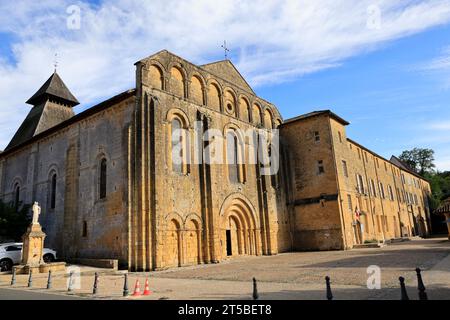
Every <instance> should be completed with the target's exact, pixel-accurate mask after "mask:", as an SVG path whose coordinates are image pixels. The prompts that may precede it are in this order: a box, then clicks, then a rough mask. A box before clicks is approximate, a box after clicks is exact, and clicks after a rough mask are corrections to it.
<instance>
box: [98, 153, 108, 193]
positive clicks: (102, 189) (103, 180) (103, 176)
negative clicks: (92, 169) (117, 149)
mask: <svg viewBox="0 0 450 320" xmlns="http://www.w3.org/2000/svg"><path fill="white" fill-rule="evenodd" d="M107 164H108V162H107V160H106V159H105V158H103V159H102V160H101V161H100V179H99V197H100V199H105V198H106V184H107V176H108V172H107Z"/></svg>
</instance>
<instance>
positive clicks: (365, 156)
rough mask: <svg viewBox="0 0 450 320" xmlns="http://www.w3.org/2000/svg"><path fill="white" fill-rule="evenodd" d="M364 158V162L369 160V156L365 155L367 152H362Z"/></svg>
mask: <svg viewBox="0 0 450 320" xmlns="http://www.w3.org/2000/svg"><path fill="white" fill-rule="evenodd" d="M364 158H365V159H366V162H369V158H368V157H367V152H364Z"/></svg>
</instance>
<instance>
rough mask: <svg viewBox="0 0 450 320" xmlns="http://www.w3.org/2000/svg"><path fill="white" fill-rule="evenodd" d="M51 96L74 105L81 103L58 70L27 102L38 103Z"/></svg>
mask: <svg viewBox="0 0 450 320" xmlns="http://www.w3.org/2000/svg"><path fill="white" fill-rule="evenodd" d="M50 97H52V98H56V99H59V100H61V101H62V102H65V103H66V104H67V105H69V106H72V107H74V106H76V105H79V104H80V102H78V100H77V98H75V96H74V95H73V94H72V93H71V92H70V90H69V89H68V88H67V86H66V85H65V84H64V82H63V81H62V79H61V78H60V77H59V75H58V74H57V73H56V72H54V73H53V74H52V75H51V77H50V78H49V79H48V80H47V81H46V82H45V83H44V84H43V85H42V87H41V88H40V89H39V90H38V91H37V92H36V93H35V94H34V95H33V96H32V97H31V98H30V99H28V101H27V102H26V103H28V104H31V105H37V104H39V103H40V102H42V101H43V100H46V99H47V98H50Z"/></svg>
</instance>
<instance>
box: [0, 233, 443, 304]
mask: <svg viewBox="0 0 450 320" xmlns="http://www.w3.org/2000/svg"><path fill="white" fill-rule="evenodd" d="M449 254H450V242H449V241H447V240H445V239H443V238H441V239H427V240H422V239H421V240H413V241H408V242H403V243H398V244H393V245H389V246H386V247H383V248H381V249H359V250H351V251H332V252H298V253H285V254H279V255H276V256H270V257H268V256H262V257H239V258H234V259H231V260H228V261H225V262H223V263H220V264H216V265H202V266H195V267H186V268H178V269H172V270H166V271H159V272H151V273H147V274H144V273H131V274H129V290H130V293H132V292H133V289H134V284H135V282H136V280H138V279H139V281H140V286H141V292H142V291H143V289H144V283H145V278H146V277H147V276H148V277H149V282H150V290H151V291H152V294H151V295H150V296H147V297H140V298H137V299H150V300H158V299H199V300H206V299H224V300H227V299H240V300H247V299H251V296H252V281H251V280H252V278H253V277H256V278H257V279H258V292H259V294H260V298H261V299H282V300H288V299H291V300H296V299H319V300H323V299H325V283H324V277H325V276H326V275H328V276H330V277H331V282H332V289H333V294H334V296H335V299H350V300H361V299H369V300H370V299H394V300H398V299H399V297H400V290H399V285H398V277H399V276H400V275H401V276H403V277H405V278H406V284H407V289H408V292H409V295H410V298H411V299H417V280H416V275H415V271H414V270H415V268H416V267H420V268H421V269H423V278H424V282H425V285H426V286H427V292H428V296H429V297H430V299H450V255H449ZM370 265H377V266H379V267H380V268H381V278H382V290H368V289H367V285H366V281H367V278H368V275H367V267H368V266H370ZM94 271H98V270H95V269H92V268H82V272H83V274H82V276H81V279H80V281H81V283H80V286H79V287H76V288H75V290H74V291H73V292H71V293H68V292H67V275H65V274H55V277H54V279H53V288H52V289H51V290H46V289H45V288H46V282H47V276H46V275H45V274H42V275H36V276H34V278H33V288H31V289H28V288H27V281H28V276H27V275H20V276H17V283H16V285H15V286H13V287H11V286H10V285H9V282H10V280H11V275H5V274H3V275H0V289H2V288H5V289H6V288H8V289H11V288H12V289H13V290H16V291H17V292H15V294H14V297H19V296H20V292H23V291H27V292H30V291H31V292H35V293H40V292H45V293H50V294H55V295H59V296H64V295H71V296H77V297H85V298H96V299H124V298H123V297H122V293H123V283H124V281H123V279H124V276H123V274H122V273H116V274H111V273H110V274H102V275H101V276H100V282H99V287H98V293H97V295H95V296H93V295H92V286H93V280H94V277H93V272H94ZM5 292H6V294H8V291H5V290H4V291H3V293H5ZM24 296H26V294H24ZM1 298H2V297H1V295H0V299H1ZM125 299H135V298H133V297H128V298H125Z"/></svg>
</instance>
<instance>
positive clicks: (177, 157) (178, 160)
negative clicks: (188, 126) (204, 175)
mask: <svg viewBox="0 0 450 320" xmlns="http://www.w3.org/2000/svg"><path fill="white" fill-rule="evenodd" d="M182 128H183V126H182V124H181V121H180V120H179V119H177V118H175V119H173V120H172V132H171V133H172V134H171V136H172V170H173V172H176V173H183V165H184V164H183V157H184V155H183V151H184V150H183V149H184V148H183V131H182Z"/></svg>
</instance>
